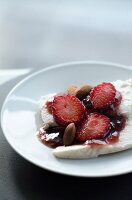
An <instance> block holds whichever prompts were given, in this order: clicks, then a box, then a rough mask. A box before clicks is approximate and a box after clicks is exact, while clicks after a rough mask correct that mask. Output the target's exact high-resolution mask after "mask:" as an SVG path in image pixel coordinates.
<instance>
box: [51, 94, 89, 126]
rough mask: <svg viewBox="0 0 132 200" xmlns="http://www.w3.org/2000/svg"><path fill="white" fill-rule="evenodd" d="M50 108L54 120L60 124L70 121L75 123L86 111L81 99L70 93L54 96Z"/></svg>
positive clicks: (63, 124) (65, 124)
mask: <svg viewBox="0 0 132 200" xmlns="http://www.w3.org/2000/svg"><path fill="white" fill-rule="evenodd" d="M52 109H53V117H54V119H55V121H56V122H57V123H58V124H59V125H62V126H67V125H68V124H70V123H72V122H73V123H75V124H77V123H78V122H79V121H80V120H81V119H82V118H83V115H84V113H85V111H86V108H85V107H84V106H83V104H82V103H81V101H80V100H79V99H78V98H77V97H75V96H72V95H65V96H55V97H54V100H53V103H52Z"/></svg>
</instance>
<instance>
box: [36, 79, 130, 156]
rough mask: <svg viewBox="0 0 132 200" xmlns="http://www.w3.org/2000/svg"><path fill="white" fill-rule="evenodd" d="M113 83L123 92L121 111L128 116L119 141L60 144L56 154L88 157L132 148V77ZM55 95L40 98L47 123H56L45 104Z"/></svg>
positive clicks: (45, 122)
mask: <svg viewBox="0 0 132 200" xmlns="http://www.w3.org/2000/svg"><path fill="white" fill-rule="evenodd" d="M112 84H113V85H114V86H115V88H116V90H118V91H119V92H121V94H122V101H121V104H120V108H119V112H120V113H122V114H125V115H126V117H127V121H126V126H125V128H124V129H123V130H122V131H121V132H120V136H119V140H118V142H116V143H114V144H104V145H97V146H96V145H95V146H91V145H88V144H87V145H71V146H59V147H57V148H55V149H54V150H53V154H54V156H56V157H58V158H67V159H86V158H93V157H97V156H99V155H103V154H110V153H115V152H119V151H123V150H126V149H130V148H132V79H128V80H126V81H122V80H117V81H115V82H112ZM54 95H55V94H51V95H47V96H44V97H42V98H41V100H40V109H41V117H42V120H43V123H44V124H45V125H46V124H47V123H49V124H55V121H54V119H53V116H52V115H51V114H49V112H48V111H47V108H46V104H45V103H46V101H47V100H48V101H49V100H52V98H53V96H54ZM42 102H43V103H42ZM42 108H43V109H42Z"/></svg>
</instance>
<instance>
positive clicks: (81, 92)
mask: <svg viewBox="0 0 132 200" xmlns="http://www.w3.org/2000/svg"><path fill="white" fill-rule="evenodd" d="M91 89H92V86H90V85H88V84H84V85H82V86H80V87H78V88H77V89H76V91H75V96H76V97H77V98H78V99H82V98H83V97H85V96H86V95H87V94H88V93H89V92H90V90H91Z"/></svg>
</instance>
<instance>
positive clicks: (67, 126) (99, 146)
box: [37, 79, 132, 159]
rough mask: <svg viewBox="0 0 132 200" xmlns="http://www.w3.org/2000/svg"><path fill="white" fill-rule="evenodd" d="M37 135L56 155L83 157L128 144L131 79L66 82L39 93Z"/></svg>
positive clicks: (130, 140) (131, 143)
mask: <svg viewBox="0 0 132 200" xmlns="http://www.w3.org/2000/svg"><path fill="white" fill-rule="evenodd" d="M39 105H40V107H39V109H40V114H41V118H42V121H43V124H42V127H41V128H39V130H38V131H37V137H38V138H39V140H40V141H41V143H43V144H44V145H46V146H48V147H51V148H53V155H54V156H56V157H58V158H67V159H84V158H93V157H97V156H99V155H103V154H110V153H115V152H119V151H123V150H126V149H130V148H132V132H131V130H132V79H129V80H125V81H123V80H117V81H114V82H102V83H99V84H98V85H96V86H94V87H93V86H91V85H88V84H84V85H82V86H79V87H77V86H75V85H70V86H69V87H68V89H67V91H66V92H64V93H59V94H56V93H54V94H48V95H46V96H44V97H41V99H40V101H39Z"/></svg>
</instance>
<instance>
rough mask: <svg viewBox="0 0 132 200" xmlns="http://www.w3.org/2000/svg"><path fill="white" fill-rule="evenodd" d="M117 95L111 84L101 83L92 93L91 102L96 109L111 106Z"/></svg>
mask: <svg viewBox="0 0 132 200" xmlns="http://www.w3.org/2000/svg"><path fill="white" fill-rule="evenodd" d="M115 95H116V89H115V87H114V85H112V84H111V83H106V82H104V83H101V84H99V85H97V86H96V87H94V88H93V90H92V91H91V92H90V101H91V103H92V105H93V107H94V108H95V109H97V108H98V109H100V108H104V107H106V106H108V105H110V104H111V103H112V102H113V101H114V99H115Z"/></svg>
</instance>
